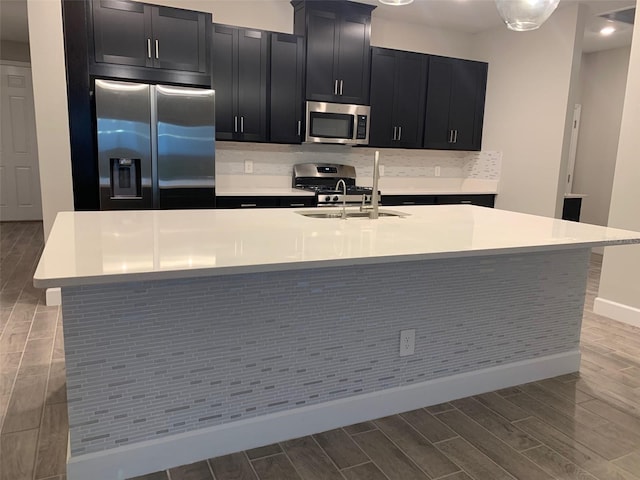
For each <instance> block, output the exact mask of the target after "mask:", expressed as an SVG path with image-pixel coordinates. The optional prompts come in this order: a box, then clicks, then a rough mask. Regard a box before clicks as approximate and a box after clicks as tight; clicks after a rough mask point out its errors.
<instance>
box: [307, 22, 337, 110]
mask: <svg viewBox="0 0 640 480" xmlns="http://www.w3.org/2000/svg"><path fill="white" fill-rule="evenodd" d="M338 23H339V20H338V15H337V13H335V12H324V11H316V10H313V11H311V12H309V18H308V30H307V100H317V101H320V102H334V101H336V98H337V95H336V94H337V91H338V78H337V77H336V74H335V73H336V72H335V70H336V64H337V58H336V53H335V52H336V48H335V47H336V42H337V38H338V32H337V29H338Z"/></svg>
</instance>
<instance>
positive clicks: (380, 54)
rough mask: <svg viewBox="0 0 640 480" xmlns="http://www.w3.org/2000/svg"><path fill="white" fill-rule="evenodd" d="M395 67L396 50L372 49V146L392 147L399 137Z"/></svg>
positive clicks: (370, 129)
mask: <svg viewBox="0 0 640 480" xmlns="http://www.w3.org/2000/svg"><path fill="white" fill-rule="evenodd" d="M395 65H396V57H395V51H394V50H388V49H385V48H372V49H371V121H370V126H369V145H370V146H375V147H391V146H393V141H394V139H395V137H396V136H397V131H398V127H397V125H396V124H395V123H394V122H393V118H392V117H393V105H394V98H393V93H394V79H395Z"/></svg>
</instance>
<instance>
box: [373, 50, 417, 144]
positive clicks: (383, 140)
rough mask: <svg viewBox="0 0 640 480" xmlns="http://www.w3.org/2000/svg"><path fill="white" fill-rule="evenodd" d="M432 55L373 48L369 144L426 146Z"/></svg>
mask: <svg viewBox="0 0 640 480" xmlns="http://www.w3.org/2000/svg"><path fill="white" fill-rule="evenodd" d="M428 58H429V57H428V56H427V55H423V54H419V53H412V52H403V51H399V50H390V49H387V48H377V47H374V48H372V49H371V128H370V132H369V145H371V146H375V147H396V148H422V134H423V127H424V105H425V94H426V91H427V62H428Z"/></svg>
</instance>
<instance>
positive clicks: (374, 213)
mask: <svg viewBox="0 0 640 480" xmlns="http://www.w3.org/2000/svg"><path fill="white" fill-rule="evenodd" d="M379 180H380V152H379V151H378V150H376V153H374V154H373V191H372V192H371V211H370V212H369V218H371V219H376V218H378V204H379V203H380V198H379V195H378V181H379Z"/></svg>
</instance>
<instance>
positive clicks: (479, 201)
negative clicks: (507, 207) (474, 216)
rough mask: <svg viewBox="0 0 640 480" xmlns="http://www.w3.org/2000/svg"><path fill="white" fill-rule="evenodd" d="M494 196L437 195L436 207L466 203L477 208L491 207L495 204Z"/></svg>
mask: <svg viewBox="0 0 640 480" xmlns="http://www.w3.org/2000/svg"><path fill="white" fill-rule="evenodd" d="M495 200H496V196H495V195H493V194H486V195H438V197H437V202H436V203H437V204H438V205H455V204H460V203H467V204H470V205H477V206H479V207H491V208H493V206H494V204H495Z"/></svg>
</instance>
